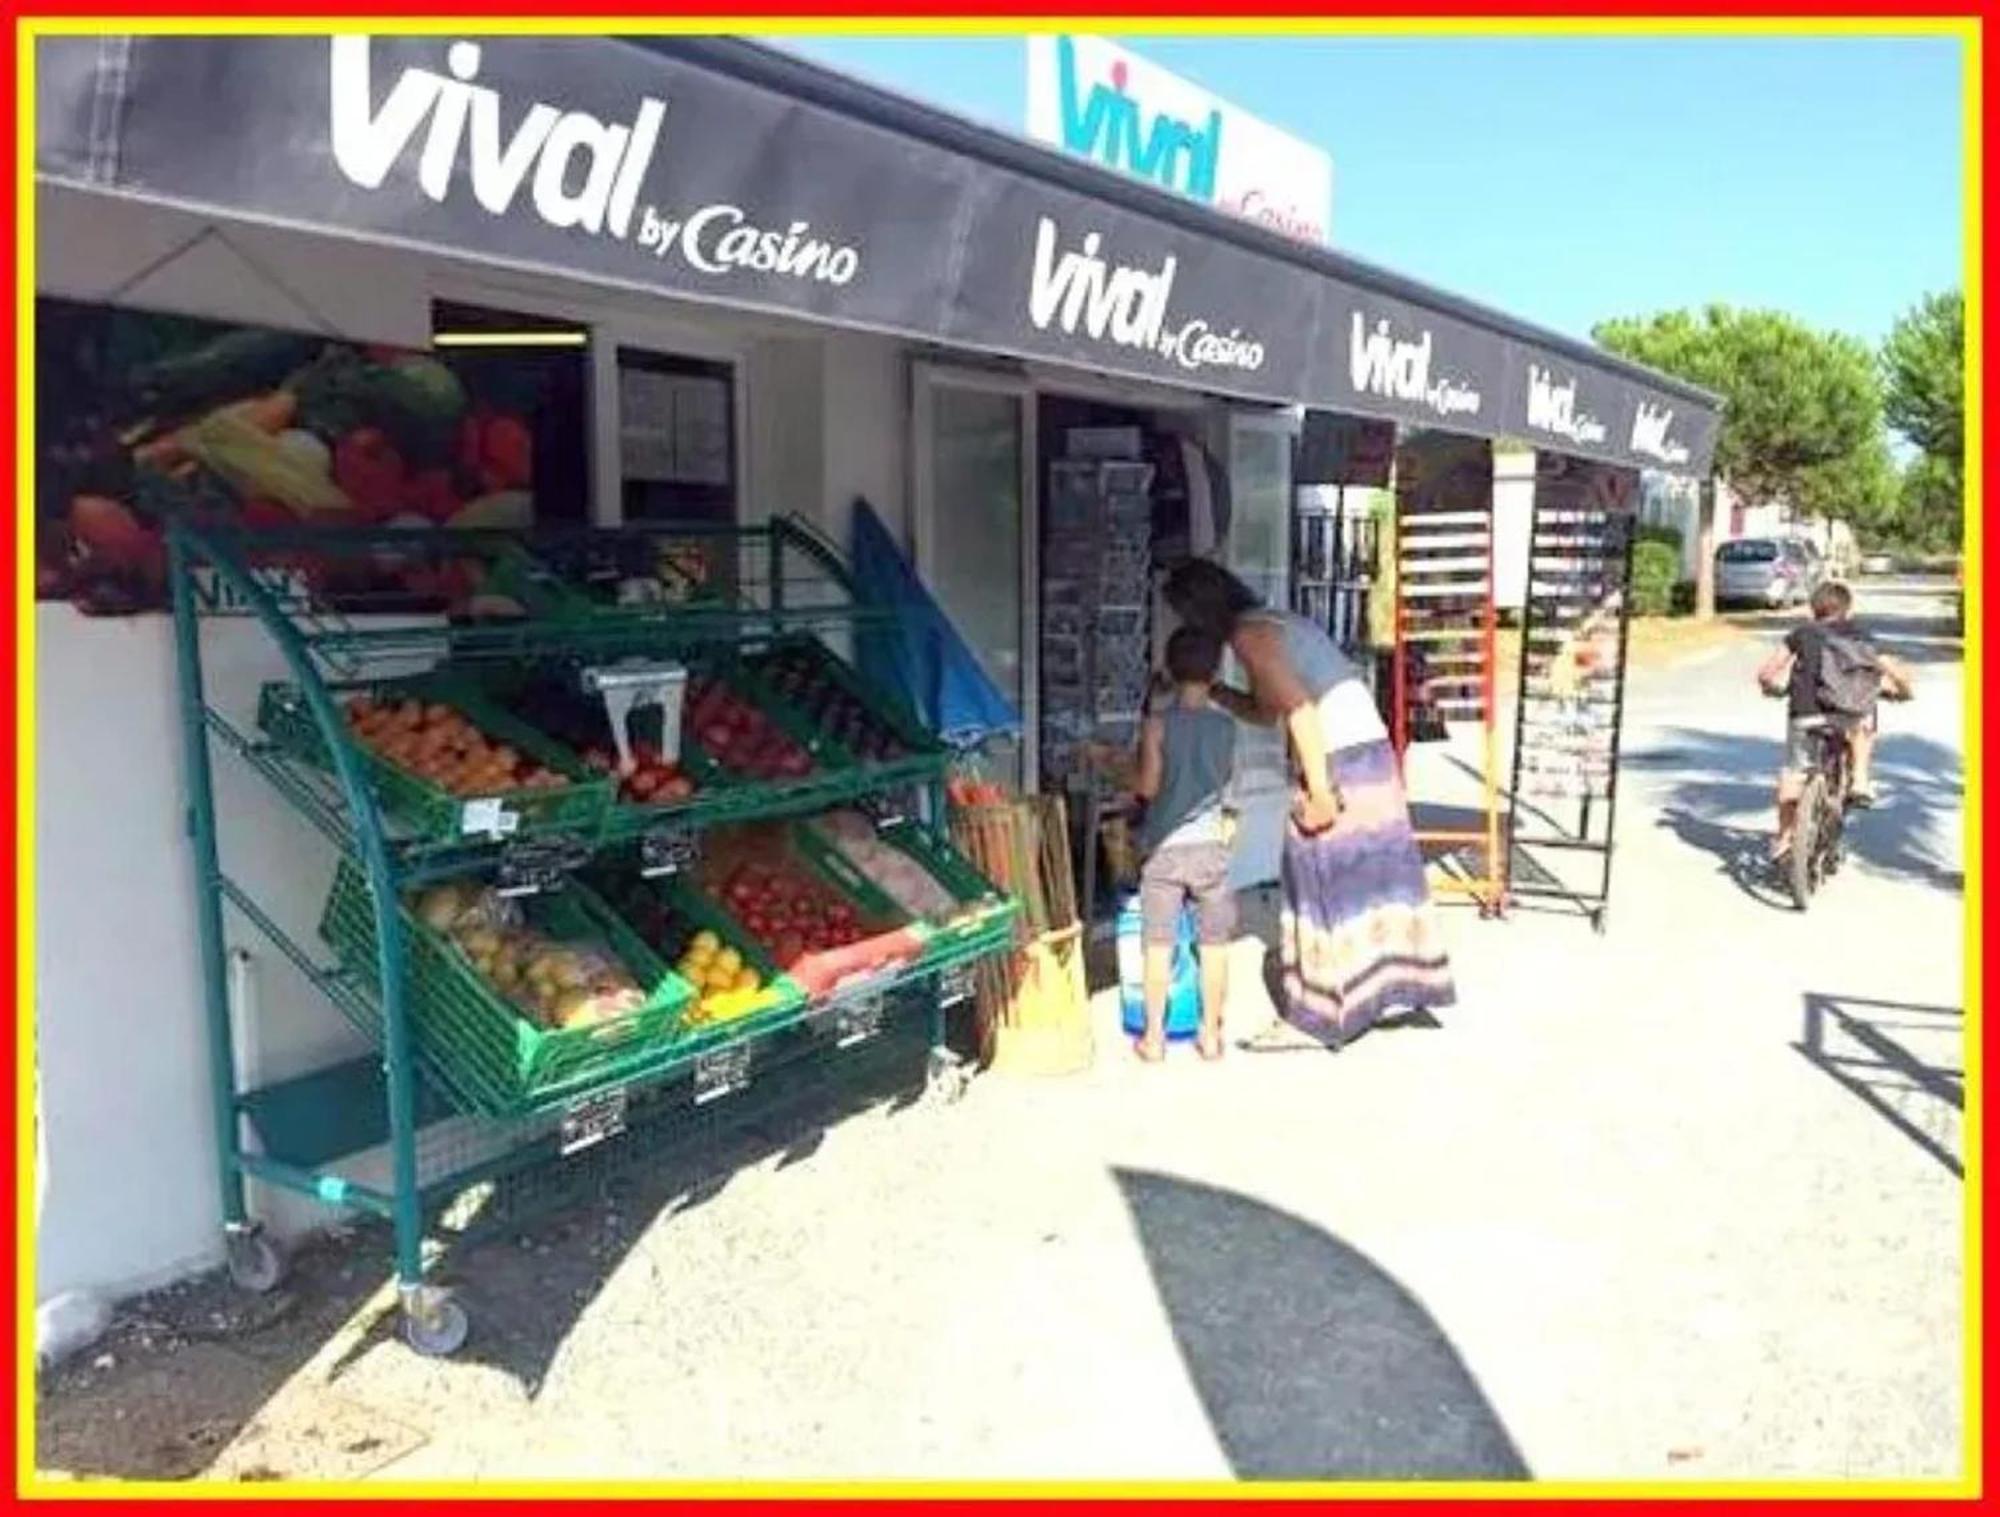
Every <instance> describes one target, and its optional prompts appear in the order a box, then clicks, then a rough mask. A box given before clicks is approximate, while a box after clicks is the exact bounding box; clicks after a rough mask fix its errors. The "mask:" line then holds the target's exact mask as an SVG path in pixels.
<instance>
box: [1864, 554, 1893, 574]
mask: <svg viewBox="0 0 2000 1517" xmlns="http://www.w3.org/2000/svg"><path fill="white" fill-rule="evenodd" d="M1861 572H1862V573H1863V574H1894V573H1895V572H1896V561H1895V560H1894V559H1893V558H1891V557H1890V556H1889V555H1888V554H1886V553H1866V554H1863V555H1862V558H1861Z"/></svg>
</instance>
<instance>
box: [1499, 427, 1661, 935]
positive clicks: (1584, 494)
mask: <svg viewBox="0 0 2000 1517" xmlns="http://www.w3.org/2000/svg"><path fill="white" fill-rule="evenodd" d="M1540 475H1541V477H1540V478H1538V479H1537V482H1536V489H1535V505H1534V511H1533V514H1532V516H1531V518H1530V528H1529V547H1528V593H1527V596H1526V599H1525V601H1524V603H1523V607H1522V615H1521V670H1520V685H1519V691H1518V695H1517V700H1516V712H1517V715H1516V720H1515V736H1514V762H1513V776H1512V780H1511V782H1510V784H1509V786H1508V794H1509V809H1508V819H1507V830H1508V835H1509V838H1510V844H1511V846H1510V849H1509V859H1508V865H1509V867H1508V880H1507V894H1508V896H1509V898H1516V899H1517V898H1533V897H1542V898H1550V899H1558V900H1562V901H1566V902H1569V903H1571V904H1573V905H1575V906H1577V907H1578V908H1579V909H1580V910H1582V911H1583V912H1585V913H1586V914H1587V915H1588V916H1589V918H1590V921H1591V925H1592V926H1593V927H1594V928H1595V929H1596V930H1597V931H1599V932H1602V931H1604V929H1605V922H1606V917H1607V914H1608V913H1609V911H1610V901H1611V860H1612V854H1613V851H1614V844H1615V838H1616V822H1617V817H1618V757H1619V740H1620V735H1621V733H1622V731H1623V727H1624V720H1625V662H1626V652H1627V647H1628V643H1629V638H1630V631H1631V622H1632V597H1631V590H1632V551H1633V547H1634V538H1635V533H1634V527H1635V522H1636V519H1635V515H1634V513H1633V511H1632V509H1631V500H1630V491H1629V489H1621V488H1620V487H1621V484H1623V483H1625V482H1624V481H1622V480H1621V477H1620V473H1619V471H1612V470H1608V469H1603V468H1598V467H1595V466H1584V465H1578V464H1573V463H1569V462H1567V461H1561V460H1557V461H1551V462H1549V463H1544V464H1543V465H1541V467H1540ZM1530 817H1532V818H1533V819H1534V821H1535V823H1537V824H1538V825H1536V826H1532V827H1531V826H1529V825H1528V818H1530ZM1572 819H1573V820H1572ZM1537 854H1557V855H1565V856H1572V857H1573V856H1583V857H1586V858H1590V859H1594V860H1595V864H1596V868H1595V872H1594V879H1593V880H1589V881H1585V882H1584V883H1581V884H1577V883H1574V882H1573V881H1574V876H1571V877H1570V878H1568V879H1566V878H1565V877H1564V875H1563V874H1562V873H1561V872H1559V870H1557V869H1556V868H1552V867H1550V864H1551V863H1553V862H1555V861H1553V860H1551V861H1548V862H1546V863H1545V862H1544V861H1543V860H1542V859H1538V858H1537V857H1536V855H1537Z"/></svg>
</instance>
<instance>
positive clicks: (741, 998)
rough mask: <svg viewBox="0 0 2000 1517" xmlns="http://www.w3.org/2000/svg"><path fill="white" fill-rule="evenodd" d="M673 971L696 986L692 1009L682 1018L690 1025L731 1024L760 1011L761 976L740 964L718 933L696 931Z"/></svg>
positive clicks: (739, 955) (737, 952)
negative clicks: (739, 1018) (695, 996)
mask: <svg viewBox="0 0 2000 1517" xmlns="http://www.w3.org/2000/svg"><path fill="white" fill-rule="evenodd" d="M674 968H675V970H676V971H677V972H678V973H679V975H680V977H681V978H682V979H684V980H686V981H687V982H688V984H690V985H692V986H694V987H695V991H696V995H697V999H696V1001H695V1004H694V1010H692V1011H690V1012H689V1013H688V1014H687V1017H686V1018H685V1020H686V1021H687V1022H688V1024H689V1025H691V1026H695V1027H706V1026H710V1025H713V1024H715V1023H718V1022H733V1021H735V1020H736V1019H737V1018H738V1017H741V1016H746V1015H748V1014H749V1013H750V1012H752V1011H756V1010H759V1009H760V992H761V991H762V990H763V989H764V977H763V976H762V975H760V974H758V973H757V971H756V970H755V969H754V968H753V967H751V966H750V965H748V964H746V963H744V962H743V954H742V952H741V950H739V949H735V948H731V947H730V946H729V945H728V944H726V943H724V942H723V941H722V938H721V936H720V935H719V934H717V933H714V932H710V931H707V930H706V929H704V930H703V931H701V932H697V933H696V934H695V935H694V936H693V937H692V938H690V939H689V940H688V946H687V948H686V950H685V951H684V952H683V953H682V954H681V956H680V961H679V962H678V963H677V964H675V966H674Z"/></svg>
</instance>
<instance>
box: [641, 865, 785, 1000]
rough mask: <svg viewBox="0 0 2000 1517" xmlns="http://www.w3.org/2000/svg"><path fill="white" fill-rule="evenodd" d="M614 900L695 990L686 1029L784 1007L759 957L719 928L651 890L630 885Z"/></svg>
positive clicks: (643, 886) (646, 938)
mask: <svg viewBox="0 0 2000 1517" xmlns="http://www.w3.org/2000/svg"><path fill="white" fill-rule="evenodd" d="M614 899H616V900H617V901H618V903H619V906H620V908H621V909H622V910H623V911H624V913H625V916H626V919H627V920H628V921H630V922H631V924H632V926H633V928H634V930H635V931H637V932H638V934H639V935H640V936H641V937H642V938H644V939H645V940H646V941H647V942H648V943H649V944H651V945H652V946H653V948H654V949H655V950H656V951H657V952H659V953H660V954H661V955H662V956H663V957H665V958H667V959H670V960H672V961H673V964H674V970H675V973H677V974H679V975H680V977H681V978H682V979H684V980H686V981H687V982H688V984H689V985H691V986H693V987H694V991H695V997H696V1000H695V1004H694V1006H693V1007H692V1008H690V1009H689V1010H688V1011H687V1013H686V1014H685V1015H684V1016H683V1017H682V1019H681V1020H682V1022H683V1024H684V1025H685V1026H688V1027H709V1026H714V1025H717V1024H720V1023H724V1022H733V1021H735V1020H737V1019H738V1018H739V1017H744V1016H748V1015H749V1014H750V1013H751V1012H753V1011H763V1010H765V1009H766V1008H768V1007H772V1006H776V1005H779V1004H781V998H780V997H779V995H778V994H777V987H775V986H773V985H771V984H770V983H768V982H767V981H766V979H765V976H764V974H763V972H762V970H761V969H760V967H759V965H758V964H756V963H755V962H753V961H752V960H753V958H754V956H753V955H750V954H746V953H745V952H744V951H743V949H742V947H741V945H740V944H737V943H733V942H731V941H729V940H728V939H727V938H726V937H725V936H724V935H723V934H721V933H720V932H717V931H716V930H715V929H714V928H711V927H702V926H698V925H697V924H696V923H695V922H693V921H692V920H690V919H689V918H688V917H686V916H684V915H683V914H682V913H681V912H680V911H678V910H676V909H675V908H674V907H672V906H670V905H669V904H668V903H667V902H666V901H664V900H663V899H662V898H661V897H660V895H659V894H657V893H656V892H655V891H653V890H652V889H651V888H649V887H647V886H645V885H639V886H637V888H633V887H632V885H631V884H629V883H628V884H627V885H626V886H625V888H623V889H615V890H614Z"/></svg>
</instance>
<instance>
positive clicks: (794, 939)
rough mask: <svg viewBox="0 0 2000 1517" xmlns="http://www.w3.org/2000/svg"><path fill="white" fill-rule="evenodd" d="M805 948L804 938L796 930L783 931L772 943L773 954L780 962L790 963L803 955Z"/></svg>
mask: <svg viewBox="0 0 2000 1517" xmlns="http://www.w3.org/2000/svg"><path fill="white" fill-rule="evenodd" d="M805 950H806V944H805V939H804V938H802V937H800V936H799V935H798V934H797V933H796V932H781V933H779V934H778V937H777V941H776V942H775V943H773V944H772V945H771V956H772V957H773V958H775V959H776V960H777V961H778V962H779V963H780V964H790V963H792V962H793V961H794V960H795V959H798V958H801V957H803V956H804V954H805Z"/></svg>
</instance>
